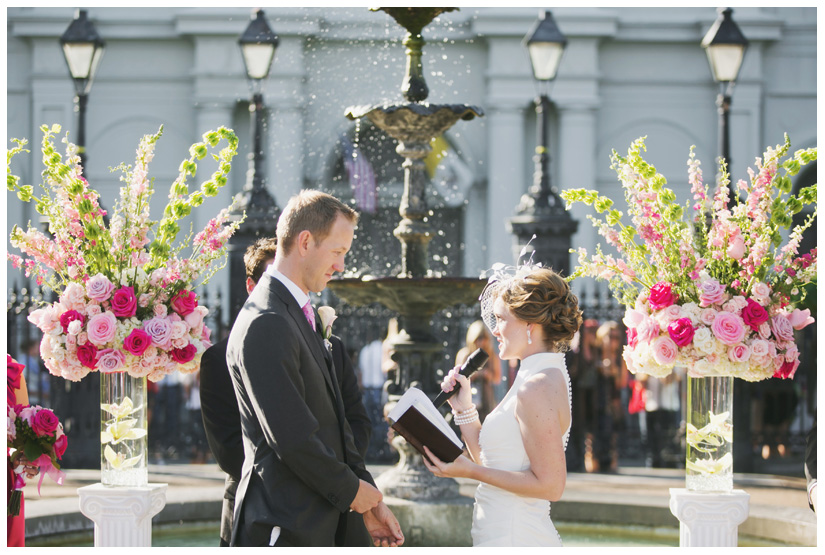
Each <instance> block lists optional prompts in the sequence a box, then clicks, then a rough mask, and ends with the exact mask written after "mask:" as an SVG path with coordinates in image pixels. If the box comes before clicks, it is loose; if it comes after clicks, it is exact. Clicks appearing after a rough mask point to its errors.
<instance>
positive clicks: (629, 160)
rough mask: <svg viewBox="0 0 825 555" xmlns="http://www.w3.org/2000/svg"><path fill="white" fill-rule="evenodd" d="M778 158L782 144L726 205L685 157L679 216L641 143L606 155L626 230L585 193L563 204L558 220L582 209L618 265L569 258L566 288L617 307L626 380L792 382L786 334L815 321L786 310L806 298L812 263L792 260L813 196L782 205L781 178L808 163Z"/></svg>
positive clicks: (807, 192) (786, 190) (785, 197)
mask: <svg viewBox="0 0 825 555" xmlns="http://www.w3.org/2000/svg"><path fill="white" fill-rule="evenodd" d="M789 149H790V142H789V141H788V138H787V136H786V137H785V143H784V144H782V145H777V146H776V147H775V148H768V149H767V150H766V152H765V153H764V155H763V157H762V158H757V159H756V169H755V170H754V169H749V170H748V174H749V178H750V179H749V181H745V180H739V181H738V182H737V183H736V190H737V194H735V195H734V196H733V198H731V194H730V193H731V190H730V187H729V185H730V181H729V175H728V173H727V167H726V165H725V163H724V161H721V166H720V173H719V179H718V183H717V188H716V192H715V193H714V194H713V195H712V196H711V195H709V193H708V188H707V186H706V185H705V184H703V182H702V171H701V168H700V162H699V161H698V160H696V159H695V156H694V153H693V147H691V150H690V157H689V159H688V176H689V183H690V186H691V193H692V194H693V203H692V206H691V205H690V204H691V203H690V202H688V203H687V205H686V206H684V207H683V206H680V205H678V204H676V202H675V199H676V196H675V195H674V193H673V191H672V190H670V189H668V188H667V187H666V186H665V185H666V180H665V178H664V176H662V175H661V174H659V173H657V172H656V169H655V168H654V167H653V166H651V165H650V164H648V163H647V162H646V161H645V160H644V159H643V157H642V152H643V151H644V150H645V143H644V137H642V138H640V139H638V140H636V141H634V142H633V143H632V145H631V146H630V148H629V149H628V154H627V157H622V156H619V155H618V154H617V153H616V152H615V151H614V152H613V155H612V162H613V164H612V168H613V169H614V170H615V171H616V173H617V174H618V177H619V180H620V181H621V182H622V185H623V188H624V193H625V198H626V200H627V205H628V210H629V213H630V219H631V222H630V223H629V224H628V223H626V222H624V221H623V220H622V217H623V214H622V213H621V212H619V211H618V210H616V209H615V208H613V201H612V200H611V199H609V198H607V197H604V196H599V195H598V193H597V192H595V191H588V190H585V189H576V190H568V191H564V192H563V193H562V197H563V198H564V199H565V200H566V201H567V202H568V209H569V207H570V206H571V205H573V204H574V203H576V202H583V203H585V204H588V205H591V206H593V207H594V208H595V209H596V211H597V212H598V213H599V214H604V216H603V217H602V218H601V219H598V218H596V217H594V216H592V215H590V216H588V218H589V219H590V220H591V221H592V222H593V224H594V225H595V226H596V227H597V228H598V232H599V234H600V235H601V236H603V237H604V238H605V241H606V242H607V244H609V245H611V246H612V247H614V248H615V250H616V251H617V254H616V255H611V254H607V253H605V252H603V251H602V250H601V248H599V247H597V249H596V252H595V254H593V255H592V256H590V255H588V253H587V251H586V250H585V249H583V248H580V249H578V267H577V268H576V270H575V272H574V273H573V274H572V275H571V276H570V277H569V278H568V279H573V278H576V277H579V276H589V277H593V278H597V279H602V280H607V281H608V282H609V286H610V289H611V290H612V291H613V293H614V294H615V295H616V298H617V300H618V301H619V302H620V303H622V304H623V305H625V306H626V313H625V317H624V320H623V321H624V323H625V325H626V326H627V345H626V346H625V349H624V359H625V361H626V363H627V366H628V369H629V370H630V371H631V372H633V373H636V372H642V373H645V374H650V375H653V376H657V377H664V376H666V375H668V374H669V373H670V372H671V370H672V369H673V368H674V367H675V366H680V367H685V368H687V370H688V375H690V376H693V377H704V376H709V375H723V376H733V377H739V378H742V379H745V380H748V381H758V380H762V379H765V378H769V377H772V376H773V377H781V378H792V377H793V375H794V372H795V371H796V369H797V367H798V366H799V350H798V349H797V347H796V343H795V340H794V331H795V330H800V329H802V328H804V327H805V326H807V325H809V324H811V323H812V322H813V321H814V320H813V318H811V316H810V311H809V310H808V309H805V310H800V309H799V308H796V307H797V306H798V305H799V303H800V302H802V301H803V300H804V298H805V295H806V292H807V291H806V288H805V286H806V285H808V284H810V283H812V282H815V280H816V260H817V253H816V249H812V250H811V252H808V253H802V254H801V253H799V252H798V250H799V244H800V241H801V239H802V233H803V232H804V231H805V229H807V228H808V227H810V226H811V224H812V223H813V222H814V220H815V218H816V185H813V186H810V187H805V188H803V189H802V190H800V191H799V193H798V194H796V195H793V194H790V193H791V190H792V183H791V176H793V175H796V174H797V173H798V172H799V170H800V168H801V167H802V166H803V165H805V164H807V163H809V162H811V161H813V160H816V155H817V151H816V149H815V148H812V149H807V150H798V151H796V152H795V153H794V154H793V156H792V157H787V158H786V156H787V154H788V152H789ZM780 174H781V175H780ZM809 204H812V205H813V206H814V210H813V212H812V213H811V214H810V215H809V216H808V217H807V218H806V219H805V220H804V222H803V223H801V224H799V225H796V226H795V227H794V228H793V229H792V230H791V231H790V234H789V239H788V240H787V242H786V243H785V244H784V245H782V241H783V237H782V235H783V232H782V230H783V229H790V228H791V226H792V223H793V221H792V218H793V215H794V214H796V213H798V212H800V211H801V210H802V209H803V207H804V206H805V205H809ZM691 210H692V213H693V217H692V218H691V219H690V221H687V220H686V219H685V217H684V216H685V214H686V213H689V211H691ZM571 252H576V251H574V250H572V249H571Z"/></svg>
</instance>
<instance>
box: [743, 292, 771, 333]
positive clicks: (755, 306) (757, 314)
mask: <svg viewBox="0 0 825 555" xmlns="http://www.w3.org/2000/svg"><path fill="white" fill-rule="evenodd" d="M768 318H769V316H768V311H767V310H765V308H764V307H763V306H762V305H761V304H759V303H758V302H756V301H754V300H753V299H748V305H747V306H746V307H745V308H743V309H742V320H744V321H745V324H747V325H748V326H749V327H750V328H751V329H752V330H753V331H759V325H760V324H762V322H767V321H768Z"/></svg>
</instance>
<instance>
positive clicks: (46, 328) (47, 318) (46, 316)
mask: <svg viewBox="0 0 825 555" xmlns="http://www.w3.org/2000/svg"><path fill="white" fill-rule="evenodd" d="M26 319H27V320H28V321H29V322H31V323H32V324H34V325H35V326H37V327H38V328H39V329H40V331H42V332H43V333H49V332H50V331H52V330H53V329H54V328H56V327H57V324H58V323H60V316H59V315H58V313H57V308H55V305H53V304H52V305H49V306H46V307H44V308H38V309H37V310H34V311H32V313H31V314H29V316H28V318H26Z"/></svg>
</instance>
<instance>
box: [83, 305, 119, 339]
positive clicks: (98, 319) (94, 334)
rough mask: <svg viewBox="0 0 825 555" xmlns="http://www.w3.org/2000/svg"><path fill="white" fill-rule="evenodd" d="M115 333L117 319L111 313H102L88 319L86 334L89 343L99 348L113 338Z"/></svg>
mask: <svg viewBox="0 0 825 555" xmlns="http://www.w3.org/2000/svg"><path fill="white" fill-rule="evenodd" d="M115 332H117V318H116V317H115V315H114V314H112V313H111V312H108V311H106V312H104V313H102V314H98V315H97V316H93V317H92V318H91V319H89V323H88V325H87V326H86V333H88V334H89V341H90V342H92V343H94V344H95V345H97V346H98V347H101V346H103V345H105V344H106V343H108V342H109V341H111V340H112V339H114V338H115Z"/></svg>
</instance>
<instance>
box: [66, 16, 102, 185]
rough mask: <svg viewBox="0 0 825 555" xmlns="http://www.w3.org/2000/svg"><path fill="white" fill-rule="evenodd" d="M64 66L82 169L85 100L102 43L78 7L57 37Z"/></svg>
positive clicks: (84, 168) (83, 164)
mask: <svg viewBox="0 0 825 555" xmlns="http://www.w3.org/2000/svg"><path fill="white" fill-rule="evenodd" d="M60 45H61V46H62V47H63V55H64V56H65V57H66V65H67V66H69V73H70V74H71V76H72V80H73V81H74V88H75V92H76V93H77V96H75V97H74V102H75V111H76V112H77V113H78V123H77V141H76V144H77V147H78V154H79V156H80V165H81V166H82V167H83V171H84V173H85V171H86V103H87V102H88V99H89V91H90V90H91V88H92V79H94V76H95V72H96V71H97V66H98V65H99V64H100V58H101V57H102V56H103V47H104V45H105V42H104V41H103V39H102V38H100V35H98V34H97V29H95V26H94V25H93V24H92V22H91V21H89V20H88V18H87V11H86V10H78V11H77V15H76V16H75V18H74V20H73V21H72V22H71V24H70V25H69V28H68V29H66V32H65V33H63V35H62V36H61V37H60Z"/></svg>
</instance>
